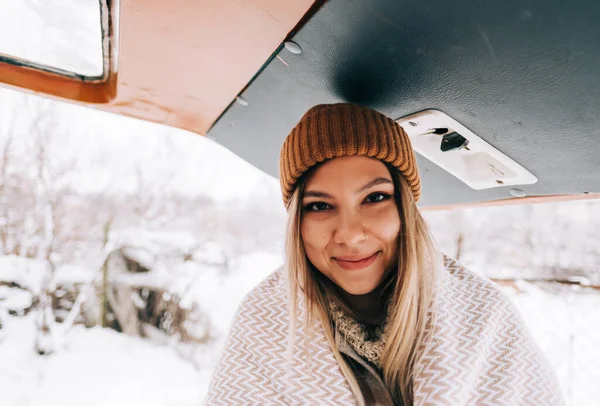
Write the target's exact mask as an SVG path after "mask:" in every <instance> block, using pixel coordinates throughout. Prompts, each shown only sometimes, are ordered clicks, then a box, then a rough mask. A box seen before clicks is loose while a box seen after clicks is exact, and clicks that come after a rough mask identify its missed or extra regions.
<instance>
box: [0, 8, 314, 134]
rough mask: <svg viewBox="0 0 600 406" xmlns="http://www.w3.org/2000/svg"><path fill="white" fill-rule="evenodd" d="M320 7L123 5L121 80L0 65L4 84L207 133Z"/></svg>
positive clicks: (110, 77)
mask: <svg viewBox="0 0 600 406" xmlns="http://www.w3.org/2000/svg"><path fill="white" fill-rule="evenodd" d="M312 5H313V0H294V1H282V0H244V1H239V0H202V1H197V0H178V1H173V2H167V1H163V0H121V8H120V13H119V20H120V32H119V38H118V41H119V60H118V70H117V72H116V73H118V76H117V75H116V74H115V72H113V73H112V74H111V75H110V76H109V78H108V81H107V82H105V83H84V82H81V81H77V80H74V79H68V78H65V77H61V76H59V75H56V74H52V73H47V72H40V71H34V70H32V69H27V68H23V67H15V66H13V65H9V64H3V63H0V82H4V83H6V84H9V85H12V86H18V87H21V88H26V89H29V90H30V91H34V92H39V93H45V94H48V95H52V96H58V97H63V98H69V99H74V100H77V101H80V102H87V103H105V104H96V105H90V106H92V107H95V108H99V109H102V110H106V111H110V112H113V113H117V114H122V115H126V116H130V117H136V118H140V119H143V120H148V121H153V122H157V123H162V124H166V125H169V126H173V127H179V128H183V129H186V130H190V131H193V132H196V133H199V134H205V133H206V132H207V131H208V129H209V128H210V127H211V126H212V124H213V123H214V122H215V121H216V120H217V118H218V117H219V116H220V115H221V113H222V112H223V111H224V110H225V109H226V108H227V107H228V106H229V104H230V103H231V102H232V100H234V99H235V96H236V95H237V94H238V93H239V92H240V91H241V90H242V89H243V88H244V87H245V86H246V84H247V83H248V82H249V81H250V80H251V79H252V77H253V76H254V75H255V74H256V72H257V71H258V70H259V69H260V68H261V67H262V65H263V64H264V63H265V61H267V60H268V59H269V57H270V56H271V55H272V54H273V52H274V51H275V50H276V49H277V48H278V46H279V45H280V44H281V42H282V41H283V40H284V39H285V38H286V37H287V36H288V34H289V32H290V31H291V30H292V29H293V28H294V27H295V26H296V24H297V23H298V22H299V21H300V20H301V19H302V18H303V16H304V15H305V14H306V13H307V11H308V10H309V9H310V7H311V6H312ZM115 91H116V93H115Z"/></svg>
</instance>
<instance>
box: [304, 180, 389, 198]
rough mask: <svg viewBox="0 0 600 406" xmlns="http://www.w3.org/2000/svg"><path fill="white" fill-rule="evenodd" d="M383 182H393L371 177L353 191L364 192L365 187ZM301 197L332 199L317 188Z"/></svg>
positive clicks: (382, 183) (368, 187)
mask: <svg viewBox="0 0 600 406" xmlns="http://www.w3.org/2000/svg"><path fill="white" fill-rule="evenodd" d="M384 184H390V185H393V184H394V182H392V180H391V179H388V178H384V177H378V178H375V179H373V180H372V181H370V182H369V183H367V184H366V185H364V186H361V187H360V188H358V189H357V190H356V192H354V193H356V194H358V193H361V192H364V191H365V190H367V189H370V188H372V187H373V186H377V185H384ZM302 197H303V198H304V197H320V198H324V199H333V196H331V195H330V194H329V193H325V192H319V191H317V190H307V191H305V192H304V195H303V196H302Z"/></svg>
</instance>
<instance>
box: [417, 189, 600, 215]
mask: <svg viewBox="0 0 600 406" xmlns="http://www.w3.org/2000/svg"><path fill="white" fill-rule="evenodd" d="M574 200H600V193H590V194H582V195H547V196H528V197H518V198H517V197H511V198H507V199H501V200H492V201H484V202H476V203H464V204H454V205H445V206H427V207H422V208H421V210H423V211H437V210H454V209H466V208H475V207H492V206H512V205H517V204H538V203H552V202H568V201H574Z"/></svg>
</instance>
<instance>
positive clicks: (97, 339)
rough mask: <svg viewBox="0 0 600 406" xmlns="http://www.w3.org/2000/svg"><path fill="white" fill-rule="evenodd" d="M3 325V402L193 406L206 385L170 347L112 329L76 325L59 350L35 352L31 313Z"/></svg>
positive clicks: (22, 404) (0, 368) (11, 404)
mask: <svg viewBox="0 0 600 406" xmlns="http://www.w3.org/2000/svg"><path fill="white" fill-rule="evenodd" d="M4 329H5V338H4V341H3V342H2V343H0V344H1V345H0V360H2V362H0V382H1V383H2V385H1V386H2V395H1V396H2V405H6V406H37V405H42V404H56V405H61V406H81V405H87V406H96V405H98V406H105V405H142V404H143V405H145V406H163V405H174V406H192V405H194V406H197V405H199V404H200V403H201V401H202V399H203V396H204V393H205V391H206V387H207V385H208V382H207V381H208V378H209V375H208V374H207V373H206V372H202V371H197V370H196V369H195V368H194V367H193V365H192V364H191V363H190V362H188V361H187V360H185V359H182V358H181V357H180V356H178V355H177V354H176V352H175V350H174V349H173V348H171V347H168V346H160V345H156V344H153V343H151V342H149V341H146V340H142V339H139V338H132V337H128V336H125V335H123V334H119V333H117V332H114V331H112V330H108V329H101V328H92V329H88V330H86V329H85V328H83V327H81V326H76V327H75V328H74V329H73V330H72V331H71V333H70V335H69V337H68V341H67V342H66V344H65V347H64V349H63V350H61V351H58V352H56V353H54V354H52V355H49V356H38V355H36V354H35V352H34V351H33V346H34V337H35V326H34V322H33V317H31V316H27V317H22V318H16V317H8V318H7V319H6V320H5V323H4ZM90 349H93V351H90ZM49 402H50V403H49Z"/></svg>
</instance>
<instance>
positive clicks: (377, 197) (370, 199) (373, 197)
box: [365, 192, 391, 203]
mask: <svg viewBox="0 0 600 406" xmlns="http://www.w3.org/2000/svg"><path fill="white" fill-rule="evenodd" d="M390 197H391V196H390V195H388V194H386V193H379V192H377V193H371V194H370V195H369V196H367V198H366V199H365V202H366V203H378V202H382V201H384V200H387V199H389V198H390Z"/></svg>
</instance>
